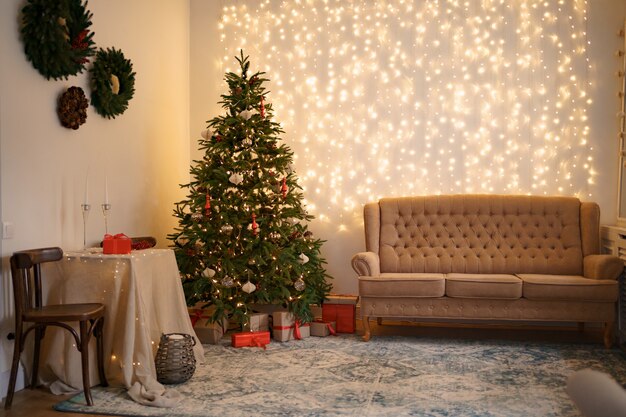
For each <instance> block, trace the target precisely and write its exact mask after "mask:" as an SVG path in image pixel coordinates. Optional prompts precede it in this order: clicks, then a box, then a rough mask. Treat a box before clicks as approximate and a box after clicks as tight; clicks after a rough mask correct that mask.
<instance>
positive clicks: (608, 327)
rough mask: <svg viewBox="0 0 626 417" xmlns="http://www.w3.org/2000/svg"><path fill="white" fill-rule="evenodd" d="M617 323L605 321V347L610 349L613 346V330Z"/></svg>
mask: <svg viewBox="0 0 626 417" xmlns="http://www.w3.org/2000/svg"><path fill="white" fill-rule="evenodd" d="M614 327H615V323H614V322H612V321H608V322H606V323H604V347H606V348H607V349H610V348H611V346H613V330H614Z"/></svg>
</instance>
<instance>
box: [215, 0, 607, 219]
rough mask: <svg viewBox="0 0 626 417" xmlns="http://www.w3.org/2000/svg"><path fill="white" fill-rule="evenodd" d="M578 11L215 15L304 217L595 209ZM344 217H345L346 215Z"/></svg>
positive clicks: (522, 8)
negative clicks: (428, 209)
mask: <svg viewBox="0 0 626 417" xmlns="http://www.w3.org/2000/svg"><path fill="white" fill-rule="evenodd" d="M586 24H587V2H586V1H582V0H567V1H566V0H560V1H552V0H551V1H543V2H541V1H536V0H507V1H505V0H497V1H496V0H483V1H478V0H471V1H470V0H468V1H455V0H448V1H443V0H439V1H436V0H427V1H424V0H419V1H409V0H388V1H384V2H382V1H376V2H374V1H365V0H363V1H350V2H348V1H341V0H301V1H271V0H265V1H262V2H258V1H247V2H246V1H244V2H236V3H235V4H234V5H228V6H226V7H224V8H223V11H222V17H221V21H220V24H219V30H220V40H221V42H222V45H223V51H224V55H223V57H222V62H223V69H224V70H225V71H231V70H234V69H235V66H234V65H235V64H236V62H235V60H234V59H233V57H234V56H235V55H237V54H238V51H239V49H240V48H241V49H243V50H244V53H245V54H248V55H250V57H251V59H252V63H253V66H254V68H252V71H253V72H254V71H257V70H258V71H265V72H266V73H267V76H268V77H269V78H270V79H271V83H270V86H269V87H270V89H271V93H270V95H269V97H268V98H269V101H270V102H272V103H273V105H274V117H275V120H276V121H278V122H280V123H281V124H282V126H283V128H284V130H285V132H286V133H285V135H284V136H283V139H284V140H285V142H286V143H287V144H288V145H289V146H290V147H291V148H292V149H293V150H294V152H295V165H296V166H295V168H296V172H297V174H298V176H299V178H300V184H301V185H302V186H303V188H304V191H305V197H306V198H307V207H308V209H309V211H311V213H312V214H314V215H315V216H316V217H317V218H318V219H321V220H322V221H324V220H329V219H331V218H332V219H333V220H336V221H337V224H341V225H342V226H341V227H343V228H344V229H345V228H346V225H345V223H349V222H345V221H342V220H341V218H343V216H344V215H343V213H346V214H348V213H350V215H352V214H354V213H356V214H357V216H358V217H360V215H361V211H360V206H361V205H362V204H363V203H365V202H368V201H375V200H377V199H379V198H380V197H383V196H399V195H423V194H439V193H441V194H455V193H511V194H565V195H576V196H579V197H581V198H588V197H590V196H591V195H590V194H589V188H590V187H589V185H590V184H593V181H594V177H595V175H596V174H595V172H596V171H595V170H594V168H593V156H592V155H593V149H592V148H591V147H590V146H589V140H588V134H589V126H588V124H587V114H586V113H587V108H588V107H589V106H590V105H591V101H590V100H589V97H588V94H587V90H588V89H589V86H590V82H589V79H588V76H587V74H588V72H589V71H588V70H589V65H590V64H589V60H588V56H587V46H588V45H587V34H586ZM346 217H349V216H346Z"/></svg>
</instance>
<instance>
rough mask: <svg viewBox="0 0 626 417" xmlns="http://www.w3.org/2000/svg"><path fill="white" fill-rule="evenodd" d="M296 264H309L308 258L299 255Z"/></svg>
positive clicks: (302, 254)
mask: <svg viewBox="0 0 626 417" xmlns="http://www.w3.org/2000/svg"><path fill="white" fill-rule="evenodd" d="M298 262H299V263H301V264H302V265H304V264H305V263H307V262H309V257H308V256H306V255H305V254H304V253H301V254H300V256H298Z"/></svg>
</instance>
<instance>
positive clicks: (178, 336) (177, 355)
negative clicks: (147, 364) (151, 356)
mask: <svg viewBox="0 0 626 417" xmlns="http://www.w3.org/2000/svg"><path fill="white" fill-rule="evenodd" d="M195 344H196V341H195V339H194V338H193V337H191V336H190V335H188V334H184V333H168V334H162V335H161V341H160V342H159V349H158V350H157V354H156V359H155V364H156V372H157V380H158V381H159V382H160V383H162V384H180V383H182V382H185V381H187V380H188V379H189V378H191V376H192V375H193V373H194V372H195V371H196V357H195V356H194V353H193V347H194V345H195Z"/></svg>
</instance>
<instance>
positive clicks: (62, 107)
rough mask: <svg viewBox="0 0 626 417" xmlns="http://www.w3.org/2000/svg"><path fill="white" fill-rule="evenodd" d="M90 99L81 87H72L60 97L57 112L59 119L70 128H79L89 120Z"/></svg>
mask: <svg viewBox="0 0 626 417" xmlns="http://www.w3.org/2000/svg"><path fill="white" fill-rule="evenodd" d="M87 107H89V101H88V100H87V97H86V96H85V92H84V91H83V89H82V88H80V87H70V88H68V89H67V91H65V92H64V93H63V94H61V97H59V105H58V107H57V113H58V115H59V120H60V121H61V124H62V125H63V126H64V127H67V128H68V129H74V130H76V129H78V128H79V127H80V125H82V124H83V123H85V121H86V120H87Z"/></svg>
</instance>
